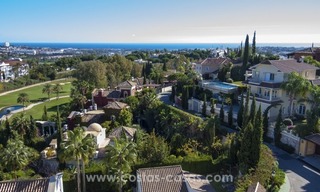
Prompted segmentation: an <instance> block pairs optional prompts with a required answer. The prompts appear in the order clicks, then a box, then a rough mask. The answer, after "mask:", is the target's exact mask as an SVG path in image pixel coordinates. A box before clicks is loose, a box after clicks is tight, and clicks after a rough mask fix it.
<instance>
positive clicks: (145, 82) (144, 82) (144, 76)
mask: <svg viewBox="0 0 320 192" xmlns="http://www.w3.org/2000/svg"><path fill="white" fill-rule="evenodd" d="M143 84H144V85H145V84H147V78H146V74H144V75H143Z"/></svg>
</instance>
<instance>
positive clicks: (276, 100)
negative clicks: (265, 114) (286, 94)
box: [238, 93, 282, 103]
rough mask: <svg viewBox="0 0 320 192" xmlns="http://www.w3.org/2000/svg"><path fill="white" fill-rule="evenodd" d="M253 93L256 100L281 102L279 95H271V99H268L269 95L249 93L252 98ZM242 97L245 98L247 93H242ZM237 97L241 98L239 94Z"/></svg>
mask: <svg viewBox="0 0 320 192" xmlns="http://www.w3.org/2000/svg"><path fill="white" fill-rule="evenodd" d="M253 94H254V95H255V97H256V100H257V101H261V102H267V103H272V102H281V101H282V100H281V98H279V97H271V100H270V96H264V95H263V94H258V93H251V94H250V99H253ZM243 97H244V98H246V97H247V94H246V93H244V94H243ZM238 99H239V100H241V95H239V97H238Z"/></svg>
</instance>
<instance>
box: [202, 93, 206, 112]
mask: <svg viewBox="0 0 320 192" xmlns="http://www.w3.org/2000/svg"><path fill="white" fill-rule="evenodd" d="M202 115H203V116H204V117H205V116H207V95H206V94H204V96H203V105H202Z"/></svg>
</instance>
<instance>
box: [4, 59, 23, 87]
mask: <svg viewBox="0 0 320 192" xmlns="http://www.w3.org/2000/svg"><path fill="white" fill-rule="evenodd" d="M28 73H29V65H28V64H27V63H24V62H22V60H18V61H16V60H8V61H2V62H1V63H0V82H4V81H8V80H10V79H14V78H16V77H20V76H24V75H27V74H28Z"/></svg>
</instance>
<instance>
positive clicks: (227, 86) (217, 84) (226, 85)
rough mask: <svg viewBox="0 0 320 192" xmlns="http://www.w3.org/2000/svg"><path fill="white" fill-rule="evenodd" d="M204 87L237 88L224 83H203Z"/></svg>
mask: <svg viewBox="0 0 320 192" xmlns="http://www.w3.org/2000/svg"><path fill="white" fill-rule="evenodd" d="M205 85H206V86H214V87H217V88H219V89H235V88H238V87H237V86H236V85H232V84H229V83H224V82H208V83H205Z"/></svg>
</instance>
